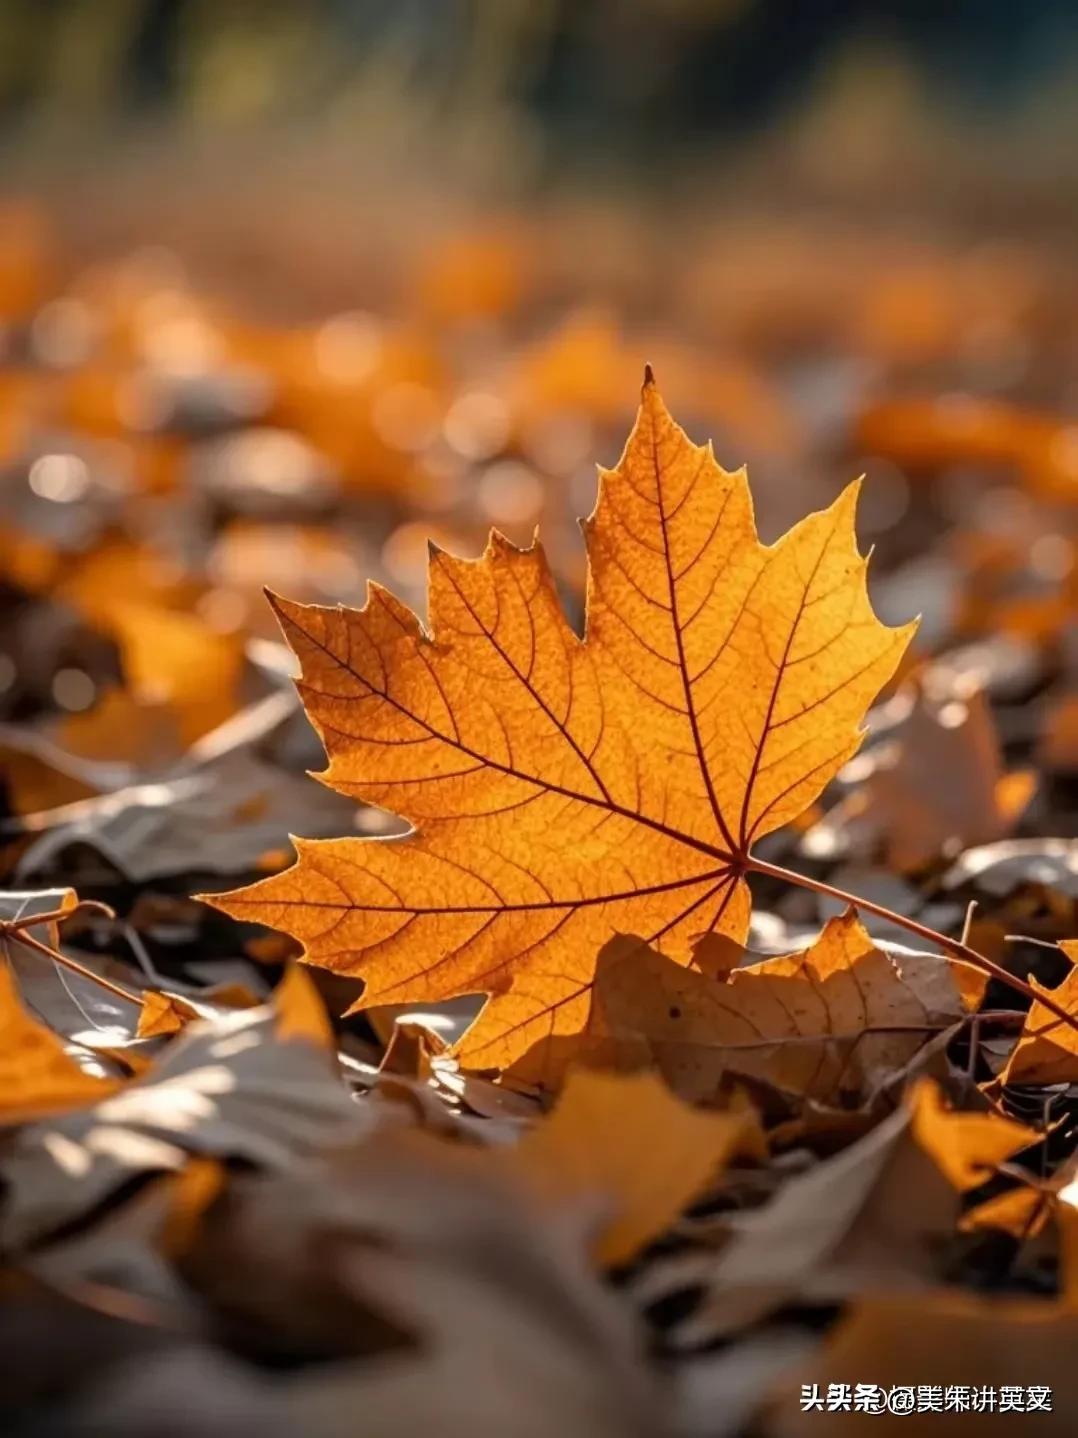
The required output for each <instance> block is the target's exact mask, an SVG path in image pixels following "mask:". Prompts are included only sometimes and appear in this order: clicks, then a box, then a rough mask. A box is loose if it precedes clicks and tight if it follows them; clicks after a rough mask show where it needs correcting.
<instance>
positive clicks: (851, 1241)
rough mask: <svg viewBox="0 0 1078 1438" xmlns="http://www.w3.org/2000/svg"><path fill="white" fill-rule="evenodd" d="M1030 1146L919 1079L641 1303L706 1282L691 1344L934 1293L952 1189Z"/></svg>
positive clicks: (685, 1331) (685, 1334)
mask: <svg viewBox="0 0 1078 1438" xmlns="http://www.w3.org/2000/svg"><path fill="white" fill-rule="evenodd" d="M974 1117H977V1118H980V1119H981V1122H979V1123H971V1122H970V1120H971V1119H972V1118H974ZM1035 1138H1036V1135H1035V1134H1032V1133H1030V1131H1029V1130H1026V1129H1023V1128H1022V1127H1021V1125H1018V1124H1010V1123H1007V1122H1005V1121H1003V1120H1001V1119H998V1118H997V1117H996V1116H995V1115H983V1116H981V1115H977V1116H974V1115H970V1114H964V1113H952V1112H950V1111H948V1110H947V1109H946V1108H945V1107H944V1106H943V1104H942V1102H941V1100H940V1097H939V1094H938V1092H937V1090H936V1088H935V1085H934V1084H933V1083H932V1082H931V1081H930V1080H922V1081H921V1082H920V1083H918V1084H917V1085H916V1086H915V1087H914V1089H913V1090H912V1091H911V1093H910V1094H909V1096H908V1099H907V1101H906V1103H905V1104H904V1105H903V1106H902V1107H901V1108H900V1109H898V1110H896V1112H895V1113H893V1114H891V1115H890V1116H889V1117H888V1118H886V1119H884V1120H883V1121H882V1122H881V1123H878V1124H877V1125H876V1127H875V1128H874V1129H872V1130H871V1132H869V1133H868V1134H866V1135H865V1136H864V1137H863V1138H861V1139H859V1140H858V1141H857V1142H856V1143H853V1144H851V1145H850V1146H849V1147H848V1148H846V1149H844V1150H843V1151H842V1152H841V1153H839V1154H836V1155H835V1156H834V1157H833V1158H829V1159H826V1160H824V1161H822V1162H820V1163H818V1164H816V1165H815V1166H814V1167H813V1168H810V1169H809V1170H808V1171H807V1172H806V1173H804V1174H800V1175H798V1176H797V1177H795V1178H792V1179H790V1180H789V1181H788V1182H787V1183H786V1184H785V1185H784V1187H783V1188H782V1189H780V1190H779V1192H778V1194H777V1195H776V1196H775V1197H774V1198H773V1199H772V1200H771V1201H770V1202H769V1203H767V1204H766V1205H765V1206H764V1207H763V1208H760V1209H757V1210H755V1211H752V1212H749V1213H746V1214H743V1215H737V1216H735V1218H734V1220H732V1222H731V1228H732V1229H733V1230H734V1232H733V1236H732V1237H731V1238H730V1240H729V1241H728V1243H727V1245H726V1247H725V1248H724V1249H723V1250H722V1252H721V1253H720V1254H719V1255H718V1257H717V1258H715V1257H713V1256H708V1255H705V1256H704V1258H703V1261H701V1259H700V1258H699V1257H698V1256H697V1255H689V1259H688V1261H687V1262H683V1261H681V1260H678V1259H674V1260H672V1261H671V1264H670V1269H669V1277H668V1278H666V1279H664V1278H663V1276H662V1273H661V1270H657V1271H656V1274H655V1276H654V1278H653V1279H651V1280H650V1282H651V1284H652V1291H651V1293H650V1295H648V1294H647V1293H645V1295H644V1296H645V1297H647V1296H650V1297H651V1298H655V1297H658V1296H661V1293H662V1285H663V1284H664V1283H667V1284H668V1285H669V1284H671V1283H672V1286H673V1287H674V1288H676V1287H678V1286H679V1285H680V1286H682V1287H683V1286H684V1284H685V1282H686V1281H687V1280H688V1281H692V1282H696V1283H702V1284H703V1286H704V1289H705V1294H704V1299H703V1302H702V1304H701V1305H700V1307H699V1309H698V1310H697V1311H696V1312H695V1313H693V1314H691V1315H690V1316H689V1317H688V1318H687V1319H685V1320H684V1321H683V1322H681V1323H680V1324H679V1325H678V1327H677V1337H678V1339H679V1341H680V1342H682V1343H685V1344H692V1345H695V1344H697V1343H703V1342H709V1341H711V1340H713V1339H714V1338H716V1337H719V1336H722V1335H728V1334H731V1333H733V1332H735V1331H737V1330H739V1329H741V1328H743V1327H744V1326H745V1325H746V1324H749V1323H753V1322H756V1321H757V1320H759V1319H760V1318H761V1317H763V1316H764V1315H765V1314H767V1313H769V1312H772V1311H774V1310H775V1309H776V1308H779V1307H781V1306H782V1305H783V1304H785V1303H787V1302H791V1301H794V1300H796V1299H803V1300H805V1301H807V1302H823V1303H832V1302H835V1301H836V1300H838V1299H841V1298H845V1297H848V1296H849V1295H851V1294H854V1293H863V1292H868V1291H872V1290H874V1289H880V1288H886V1287H892V1286H895V1285H901V1286H903V1287H924V1286H926V1285H929V1286H930V1285H932V1284H934V1283H937V1282H939V1281H940V1277H941V1275H940V1273H939V1262H938V1250H939V1249H940V1247H941V1246H942V1245H943V1244H944V1243H945V1242H946V1241H947V1240H948V1239H949V1238H950V1237H951V1236H952V1235H953V1233H954V1226H955V1220H956V1218H957V1215H958V1207H959V1203H958V1192H959V1190H960V1189H962V1188H965V1187H966V1186H968V1184H969V1183H970V1182H971V1181H976V1179H975V1176H976V1177H980V1178H983V1177H987V1176H988V1174H989V1173H990V1172H991V1171H992V1169H993V1168H994V1167H995V1166H997V1165H998V1164H999V1163H1000V1162H1001V1161H1003V1159H1005V1158H1007V1157H1009V1156H1010V1155H1012V1154H1013V1153H1015V1152H1017V1151H1018V1150H1019V1149H1021V1148H1024V1147H1026V1146H1027V1144H1028V1143H1030V1142H1031V1141H1033V1140H1034V1139H1035ZM648 1281H649V1280H648V1279H647V1277H645V1282H648Z"/></svg>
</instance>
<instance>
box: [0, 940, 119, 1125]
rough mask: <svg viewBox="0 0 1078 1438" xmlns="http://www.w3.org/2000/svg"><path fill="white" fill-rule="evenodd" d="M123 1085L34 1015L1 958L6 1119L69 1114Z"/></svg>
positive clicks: (1, 1103) (1, 1104) (0, 1061)
mask: <svg viewBox="0 0 1078 1438" xmlns="http://www.w3.org/2000/svg"><path fill="white" fill-rule="evenodd" d="M7 942H9V941H7V940H5V944H6V943H7ZM118 1087H119V1081H118V1080H116V1079H114V1078H109V1077H105V1076H104V1075H103V1074H101V1073H100V1072H98V1073H94V1072H92V1071H88V1070H87V1068H86V1067H84V1066H83V1065H81V1064H80V1063H79V1062H78V1061H77V1060H76V1059H75V1058H74V1057H73V1056H72V1054H71V1052H70V1051H69V1049H68V1046H67V1045H65V1043H64V1041H63V1040H62V1039H60V1038H58V1037H57V1036H56V1034H54V1033H53V1032H52V1030H51V1029H47V1028H45V1026H44V1025H43V1024H39V1023H37V1022H36V1021H35V1020H34V1019H32V1018H31V1017H30V1015H29V1014H28V1013H27V1012H26V1010H25V1009H24V1008H23V1007H22V1004H21V1003H20V1002H19V996H18V989H17V987H16V984H15V977H14V975H13V974H12V972H11V969H10V967H9V965H8V964H7V963H6V962H5V961H4V960H3V959H0V1122H2V1123H4V1124H20V1123H27V1122H29V1121H31V1120H34V1119H39V1118H43V1117H44V1116H45V1115H46V1114H53V1113H65V1112H67V1111H68V1110H69V1109H74V1108H79V1107H82V1106H85V1105H86V1104H93V1103H96V1102H97V1101H98V1100H99V1099H101V1098H103V1097H104V1096H105V1095H107V1094H110V1093H113V1092H115V1090H116V1089H117V1088H118Z"/></svg>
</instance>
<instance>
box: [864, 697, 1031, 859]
mask: <svg viewBox="0 0 1078 1438" xmlns="http://www.w3.org/2000/svg"><path fill="white" fill-rule="evenodd" d="M1036 782H1037V778H1036V775H1035V774H1034V773H1033V772H1032V771H1030V770H1016V771H1014V772H1012V773H1005V772H1004V769H1003V762H1002V756H1001V753H1000V744H999V737H998V735H997V733H996V730H995V725H994V723H993V720H992V712H991V709H990V708H989V706H988V701H987V698H986V697H985V694H984V692H983V690H981V689H975V690H972V691H969V690H968V689H967V690H965V691H952V692H949V693H946V694H944V695H938V694H933V695H931V696H930V695H928V694H927V693H925V691H924V690H923V689H922V690H919V692H918V694H917V698H916V700H915V702H914V704H913V707H912V710H911V712H910V714H909V717H908V719H907V720H906V722H905V724H904V725H903V726H902V728H901V730H900V731H899V734H898V739H897V755H896V762H894V763H893V764H890V765H880V766H879V767H878V768H877V769H876V771H875V772H874V773H873V774H871V775H870V776H869V778H868V780H867V782H866V784H865V788H864V791H863V801H864V803H865V805H866V807H867V810H868V814H869V816H870V819H871V821H872V823H873V825H874V827H875V828H876V829H877V831H878V833H879V834H880V835H881V837H882V841H883V848H884V852H885V854H886V856H887V860H888V862H889V863H890V864H892V865H893V866H894V867H895V868H897V869H900V870H905V871H908V870H911V869H918V868H920V867H922V866H923V865H925V864H927V863H929V862H931V861H932V860H933V859H935V858H937V857H938V856H939V855H940V854H941V853H947V852H948V850H950V852H952V853H953V852H954V847H955V846H956V845H962V846H963V847H964V846H966V845H969V844H982V843H988V842H990V841H992V840H995V839H1002V838H1005V837H1006V836H1007V835H1008V834H1009V833H1010V832H1011V831H1012V829H1013V828H1014V826H1015V824H1016V823H1017V821H1018V820H1019V819H1020V818H1021V816H1022V812H1023V811H1024V809H1025V808H1026V806H1027V805H1028V803H1029V800H1030V798H1031V797H1032V794H1033V791H1034V789H1035V787H1036Z"/></svg>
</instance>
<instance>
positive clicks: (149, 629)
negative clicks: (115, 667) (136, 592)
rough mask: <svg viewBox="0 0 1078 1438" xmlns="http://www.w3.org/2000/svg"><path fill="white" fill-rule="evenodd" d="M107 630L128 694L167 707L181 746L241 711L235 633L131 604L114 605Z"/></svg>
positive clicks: (240, 657) (239, 643)
mask: <svg viewBox="0 0 1078 1438" xmlns="http://www.w3.org/2000/svg"><path fill="white" fill-rule="evenodd" d="M111 628H112V631H113V632H114V633H115V635H116V639H117V642H118V644H119V645H120V653H121V661H122V664H123V669H124V675H125V677H126V679H127V682H128V685H129V686H130V688H131V690H132V692H133V694H134V695H135V697H136V698H138V699H140V700H142V701H144V702H145V701H149V702H152V703H154V704H165V705H168V706H170V707H171V708H172V709H173V710H174V711H175V713H176V716H177V722H178V724H179V730H180V739H181V741H182V742H183V744H184V745H190V744H193V743H195V741H196V740H198V739H201V738H202V736H203V735H204V734H206V733H208V732H209V730H211V729H214V728H216V726H217V725H219V724H222V723H224V721H225V720H226V719H228V718H230V717H231V716H232V715H233V714H234V713H235V712H236V711H237V710H238V709H239V708H240V697H239V683H240V678H241V675H242V672H243V663H244V659H243V642H242V637H241V636H240V635H238V634H235V633H229V634H219V633H216V632H215V631H214V630H212V629H210V628H209V626H208V625H206V624H204V623H203V622H202V621H201V620H200V619H198V618H197V617H196V616H195V615H193V614H187V613H182V612H179V611H176V610H171V609H163V608H158V607H157V606H154V605H150V604H146V603H138V602H137V601H135V600H127V601H125V602H124V603H123V604H117V605H115V607H114V609H113V613H112V616H111Z"/></svg>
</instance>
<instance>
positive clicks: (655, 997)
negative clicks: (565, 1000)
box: [513, 910, 985, 1103]
mask: <svg viewBox="0 0 1078 1438" xmlns="http://www.w3.org/2000/svg"><path fill="white" fill-rule="evenodd" d="M984 987H985V980H984V978H983V976H982V975H980V974H978V973H976V972H975V971H974V970H972V969H961V968H959V967H957V966H955V965H952V964H948V963H947V962H946V961H945V960H944V959H942V958H940V957H939V956H937V955H934V954H919V953H915V952H913V951H911V950H903V949H900V948H898V947H897V946H889V947H888V948H887V949H886V950H884V949H883V948H881V947H880V946H879V945H878V944H876V943H875V942H874V941H873V940H872V939H871V938H870V936H869V935H868V934H867V933H866V931H865V929H864V928H863V926H862V925H861V923H860V921H859V920H858V918H857V915H856V913H855V912H854V911H853V910H849V911H847V912H846V913H845V914H843V915H842V916H841V917H839V918H836V919H830V920H829V921H828V923H827V924H826V926H825V927H824V930H823V932H822V933H821V935H820V937H819V938H818V939H817V940H816V941H815V942H814V943H813V944H812V945H811V946H810V947H809V948H807V949H805V950H803V951H802V952H800V953H795V954H789V955H787V956H785V957H780V958H771V959H762V960H760V961H759V962H758V963H753V964H744V965H742V966H740V967H738V968H735V969H733V970H732V971H731V972H730V974H729V976H728V978H727V981H726V982H725V983H718V982H716V981H715V980H714V979H709V978H708V977H706V975H703V974H700V973H697V972H696V971H695V970H693V969H680V968H678V967H677V966H676V965H675V964H672V963H671V962H670V960H669V959H666V958H664V957H663V956H662V955H661V954H658V953H656V952H655V951H654V950H652V949H648V948H646V947H644V946H643V945H641V944H640V943H639V941H634V940H632V939H627V938H622V939H615V940H613V941H612V942H611V943H610V944H609V945H608V946H607V948H606V949H605V950H604V952H603V954H602V955H601V956H600V961H599V967H598V970H597V976H596V984H595V997H594V1007H593V1014H592V1021H591V1023H590V1025H589V1036H592V1035H594V1036H595V1038H596V1039H597V1041H598V1042H599V1043H600V1044H601V1043H602V1041H603V1040H604V1039H613V1040H614V1041H615V1048H616V1045H617V1041H619V1040H626V1039H629V1040H637V1041H639V1042H638V1049H639V1048H640V1046H641V1045H642V1052H643V1055H644V1057H646V1058H647V1059H648V1060H650V1062H652V1063H654V1064H655V1065H656V1066H657V1067H658V1069H659V1071H660V1072H661V1073H662V1074H663V1075H664V1076H665V1078H666V1080H667V1082H668V1083H669V1084H670V1085H671V1086H672V1087H673V1088H674V1090H675V1091H676V1092H678V1093H680V1094H681V1095H682V1096H683V1097H685V1098H687V1099H692V1100H695V1101H697V1102H699V1101H701V1100H706V1099H709V1098H712V1097H713V1096H714V1095H715V1094H716V1093H717V1092H718V1089H719V1086H720V1083H721V1082H722V1080H723V1076H724V1075H725V1074H726V1073H727V1072H729V1071H732V1072H734V1073H738V1074H742V1075H745V1076H748V1077H752V1078H755V1079H760V1080H761V1081H763V1082H766V1083H768V1084H771V1085H773V1086H774V1087H776V1088H779V1089H782V1090H784V1091H786V1092H788V1093H791V1094H796V1095H799V1096H801V1097H806V1098H807V1097H811V1098H814V1099H817V1100H820V1101H828V1102H832V1103H837V1102H838V1101H839V1100H840V1099H841V1100H846V1101H851V1100H852V1101H855V1102H863V1101H865V1100H867V1099H868V1098H869V1097H870V1096H871V1095H872V1093H873V1092H874V1091H875V1090H877V1089H878V1088H879V1086H880V1085H881V1084H882V1083H883V1082H884V1081H885V1080H886V1079H887V1078H889V1077H892V1076H894V1075H895V1074H896V1073H898V1072H900V1071H901V1070H902V1069H903V1067H904V1066H905V1065H906V1064H907V1063H908V1062H909V1061H910V1059H911V1058H912V1057H913V1055H914V1054H916V1053H917V1051H918V1050H919V1049H920V1048H921V1047H922V1046H923V1045H924V1044H925V1043H927V1042H928V1040H929V1039H930V1038H932V1037H933V1035H934V1034H936V1033H939V1032H941V1031H943V1030H946V1029H948V1028H950V1027H951V1026H953V1025H954V1024H955V1023H957V1022H959V1021H960V1020H962V1019H963V1018H965V1017H966V1016H967V1015H968V1014H969V1013H970V1012H972V1011H973V1010H974V1009H976V1007H977V1005H978V1004H979V1002H980V1000H981V997H982V995H983V993H984ZM527 1067H528V1061H527V1059H525V1060H524V1069H525V1071H527ZM513 1072H514V1075H516V1073H517V1072H518V1069H517V1068H514V1070H513Z"/></svg>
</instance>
